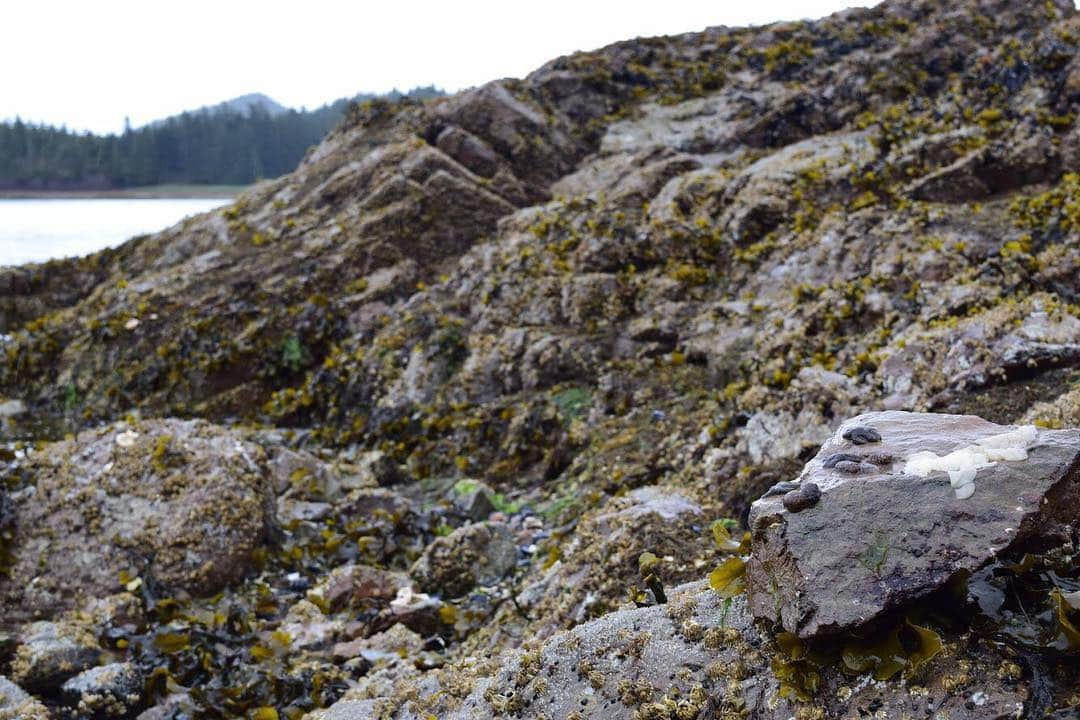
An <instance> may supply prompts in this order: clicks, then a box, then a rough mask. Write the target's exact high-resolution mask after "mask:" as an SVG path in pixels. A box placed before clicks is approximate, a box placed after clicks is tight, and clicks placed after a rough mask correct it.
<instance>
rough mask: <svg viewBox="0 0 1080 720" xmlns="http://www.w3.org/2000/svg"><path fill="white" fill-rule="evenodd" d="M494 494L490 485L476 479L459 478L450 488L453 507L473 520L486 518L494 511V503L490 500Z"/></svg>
mask: <svg viewBox="0 0 1080 720" xmlns="http://www.w3.org/2000/svg"><path fill="white" fill-rule="evenodd" d="M494 494H495V491H494V490H492V489H491V487H490V486H488V485H486V484H484V483H482V482H479V481H478V480H459V481H458V482H457V483H456V484H455V485H454V487H453V488H452V489H451V496H452V497H451V499H452V501H453V503H454V507H455V508H457V510H458V512H460V513H461V514H462V515H464V516H465V517H467V518H469V519H470V520H474V521H480V520H486V519H487V517H488V515H490V514H491V513H493V512H495V505H494V504H493V503H492V502H491V498H492V497H493V496H494Z"/></svg>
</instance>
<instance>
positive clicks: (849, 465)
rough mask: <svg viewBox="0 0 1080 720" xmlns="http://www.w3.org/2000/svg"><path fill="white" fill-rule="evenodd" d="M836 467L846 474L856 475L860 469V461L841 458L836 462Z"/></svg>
mask: <svg viewBox="0 0 1080 720" xmlns="http://www.w3.org/2000/svg"><path fill="white" fill-rule="evenodd" d="M836 469H837V470H839V471H840V472H842V473H846V474H847V475H858V474H859V471H860V470H862V463H859V462H855V461H854V460H841V461H840V462H838V463H836Z"/></svg>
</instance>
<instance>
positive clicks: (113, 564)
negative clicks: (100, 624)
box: [0, 420, 273, 617]
mask: <svg viewBox="0 0 1080 720" xmlns="http://www.w3.org/2000/svg"><path fill="white" fill-rule="evenodd" d="M18 471H19V472H20V473H21V474H22V477H24V478H28V480H24V481H28V482H30V483H32V486H33V488H34V490H33V492H31V493H21V494H20V496H19V498H20V499H19V500H18V501H17V503H16V509H17V513H18V515H17V517H18V521H17V524H16V526H15V533H14V539H13V542H12V550H13V553H14V558H15V560H14V563H13V566H12V569H11V574H10V576H0V601H2V604H3V607H4V611H5V613H6V614H8V617H33V616H42V615H48V614H49V613H51V612H53V611H55V610H58V609H62V608H69V607H73V606H74V605H75V604H76V603H77V602H78V601H79V599H80V598H93V597H95V596H105V595H109V594H112V593H113V592H115V591H117V590H119V589H120V584H121V576H122V575H121V574H122V573H127V575H129V576H130V577H131V578H137V577H142V581H143V582H146V583H154V584H155V586H156V587H158V586H159V587H163V588H167V589H169V590H172V591H174V592H176V591H186V592H189V593H192V594H208V593H212V592H215V591H216V590H218V589H220V588H221V587H223V586H224V585H226V584H227V583H229V582H232V581H235V580H237V579H239V578H240V577H242V576H243V575H244V573H245V572H247V571H248V569H249V567H250V558H251V553H252V552H253V551H254V550H255V549H256V548H258V547H260V546H261V545H262V543H263V541H264V539H265V537H266V533H267V529H268V528H269V527H270V525H271V523H272V522H273V510H272V508H271V505H270V497H271V494H270V492H271V491H270V482H269V476H268V472H267V470H266V467H265V456H264V453H263V451H262V449H261V448H259V447H258V446H256V445H253V444H251V443H247V442H244V441H243V440H241V439H240V436H239V435H238V434H236V433H234V432H231V431H228V430H224V429H222V428H219V427H216V426H214V425H211V424H209V423H207V422H204V421H201V420H190V421H180V420H163V421H157V420H155V421H144V422H140V423H134V424H127V423H119V424H116V425H109V426H105V427H102V428H99V429H97V430H89V431H86V432H83V433H81V434H80V435H79V436H78V437H77V438H75V439H72V440H65V441H63V442H58V443H53V444H49V445H45V446H44V447H42V448H41V449H39V450H36V451H34V452H32V453H30V454H29V455H28V457H26V458H25V459H23V460H21V461H19V463H18ZM31 580H33V582H31ZM125 582H128V581H125Z"/></svg>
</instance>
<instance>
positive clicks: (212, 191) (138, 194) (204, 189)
mask: <svg viewBox="0 0 1080 720" xmlns="http://www.w3.org/2000/svg"><path fill="white" fill-rule="evenodd" d="M249 187H251V186H250V185H151V186H148V187H136V188H117V189H115V190H0V200H109V199H123V200H161V199H166V198H168V199H173V200H176V199H183V200H201V199H205V200H216V199H228V198H233V197H236V196H237V195H239V194H240V193H242V192H244V191H245V190H247V189H248V188H249Z"/></svg>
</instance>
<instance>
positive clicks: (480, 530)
mask: <svg viewBox="0 0 1080 720" xmlns="http://www.w3.org/2000/svg"><path fill="white" fill-rule="evenodd" d="M516 564H517V544H516V543H515V542H514V535H513V533H511V532H510V528H509V527H507V525H506V524H505V523H499V522H486V521H485V522H478V523H471V524H469V525H466V526H465V527H463V528H458V529H457V530H455V531H454V532H452V533H450V534H449V535H447V536H446V537H441V538H437V539H436V540H435V541H434V542H432V543H431V544H430V545H428V547H427V548H426V549H425V550H424V554H423V555H421V556H420V559H419V560H417V561H416V564H414V565H413V567H412V570H411V571H410V573H411V575H412V576H413V578H414V579H415V580H416V582H417V584H419V586H420V589H421V590H424V591H425V592H431V593H438V594H440V595H445V596H447V597H459V596H461V595H464V594H465V593H467V592H468V591H469V590H471V589H472V588H474V587H475V586H477V585H492V584H494V583H497V582H498V581H499V580H501V579H502V578H503V577H504V576H505V575H506V574H507V573H508V572H510V571H511V570H513V569H514V566H515V565H516Z"/></svg>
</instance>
